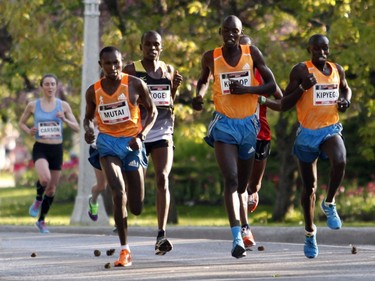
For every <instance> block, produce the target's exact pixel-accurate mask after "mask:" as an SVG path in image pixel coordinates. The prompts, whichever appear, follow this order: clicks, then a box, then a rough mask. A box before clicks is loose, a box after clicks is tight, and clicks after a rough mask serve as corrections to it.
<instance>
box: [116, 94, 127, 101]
mask: <svg viewBox="0 0 375 281" xmlns="http://www.w3.org/2000/svg"><path fill="white" fill-rule="evenodd" d="M117 100H126V97H125V95H124V93H122V94H121V95H119V96H118V98H117Z"/></svg>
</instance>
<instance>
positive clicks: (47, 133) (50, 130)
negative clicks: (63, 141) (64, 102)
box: [38, 121, 62, 139]
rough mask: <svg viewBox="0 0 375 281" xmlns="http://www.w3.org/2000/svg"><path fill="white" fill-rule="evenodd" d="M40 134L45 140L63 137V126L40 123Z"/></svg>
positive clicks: (53, 122)
mask: <svg viewBox="0 0 375 281" xmlns="http://www.w3.org/2000/svg"><path fill="white" fill-rule="evenodd" d="M38 134H39V136H40V137H42V138H44V139H49V138H55V137H61V136H62V132H61V126H60V123H59V122H56V121H47V122H39V123H38Z"/></svg>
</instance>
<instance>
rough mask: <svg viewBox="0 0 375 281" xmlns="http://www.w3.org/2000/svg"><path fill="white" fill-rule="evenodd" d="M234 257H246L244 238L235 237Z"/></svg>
mask: <svg viewBox="0 0 375 281" xmlns="http://www.w3.org/2000/svg"><path fill="white" fill-rule="evenodd" d="M231 253H232V257H235V258H236V259H239V258H243V257H246V249H245V245H244V243H243V241H242V239H235V240H234V241H233V248H232V252H231Z"/></svg>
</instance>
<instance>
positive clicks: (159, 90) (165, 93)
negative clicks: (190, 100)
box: [148, 84, 171, 106]
mask: <svg viewBox="0 0 375 281" xmlns="http://www.w3.org/2000/svg"><path fill="white" fill-rule="evenodd" d="M148 88H149V90H150V92H151V97H152V100H153V101H154V104H155V105H156V106H170V105H171V87H170V85H168V84H165V85H148Z"/></svg>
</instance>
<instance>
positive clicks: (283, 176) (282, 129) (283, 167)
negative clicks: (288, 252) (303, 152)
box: [272, 114, 298, 221]
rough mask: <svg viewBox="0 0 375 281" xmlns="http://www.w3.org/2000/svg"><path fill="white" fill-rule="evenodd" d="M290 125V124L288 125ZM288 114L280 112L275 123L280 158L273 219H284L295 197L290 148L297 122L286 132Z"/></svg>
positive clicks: (294, 165) (294, 173)
mask: <svg viewBox="0 0 375 281" xmlns="http://www.w3.org/2000/svg"><path fill="white" fill-rule="evenodd" d="M289 127H290V126H289ZM286 128H288V116H286V115H285V114H281V115H280V118H279V120H278V123H277V124H276V127H275V129H276V138H277V141H276V145H277V147H278V150H277V151H278V154H279V158H280V173H279V175H280V176H279V182H278V185H277V187H278V188H277V192H276V200H275V206H274V210H273V214H272V216H273V220H275V221H284V219H285V216H286V214H287V213H288V211H289V210H290V209H291V208H293V203H294V199H295V192H296V190H297V188H296V179H297V177H298V166H297V162H296V160H295V158H294V156H293V155H292V148H293V144H294V139H295V135H296V130H297V128H298V124H295V125H293V126H292V127H291V129H290V132H289V133H288V130H286Z"/></svg>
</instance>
